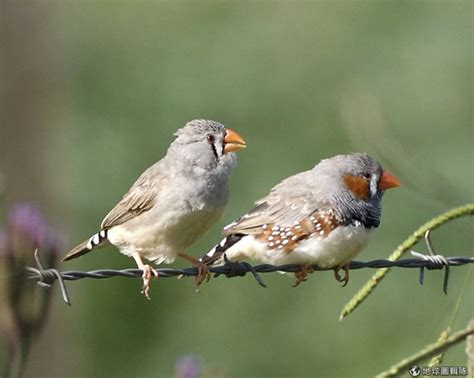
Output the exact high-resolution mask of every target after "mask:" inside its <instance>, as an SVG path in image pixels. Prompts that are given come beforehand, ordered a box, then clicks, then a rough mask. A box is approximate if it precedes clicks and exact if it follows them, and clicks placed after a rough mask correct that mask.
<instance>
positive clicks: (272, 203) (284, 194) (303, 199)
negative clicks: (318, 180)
mask: <svg viewBox="0 0 474 378" xmlns="http://www.w3.org/2000/svg"><path fill="white" fill-rule="evenodd" d="M306 174H307V173H306V172H303V173H300V174H298V175H295V176H291V177H289V178H287V179H286V180H284V181H282V182H281V183H280V184H278V185H276V186H275V187H274V188H273V189H272V190H271V191H270V193H269V194H268V196H266V197H264V198H262V199H261V200H259V201H257V202H256V203H255V205H256V206H255V207H254V208H253V209H252V210H251V211H250V212H248V213H247V214H245V215H244V216H242V217H240V218H239V219H237V220H236V221H235V222H233V223H231V224H229V225H228V226H226V227H225V228H224V234H226V235H228V234H236V233H242V234H257V233H260V232H261V228H262V226H263V225H264V224H276V225H279V226H280V227H289V226H292V225H293V224H294V222H297V221H300V220H301V219H303V218H305V217H306V216H308V215H310V214H311V213H313V212H314V210H316V208H317V207H318V204H317V203H315V202H314V201H313V200H312V199H311V198H308V193H310V191H309V192H308V189H310V188H308V187H307V184H306V183H305V180H304V178H305V177H304V176H305V175H306Z"/></svg>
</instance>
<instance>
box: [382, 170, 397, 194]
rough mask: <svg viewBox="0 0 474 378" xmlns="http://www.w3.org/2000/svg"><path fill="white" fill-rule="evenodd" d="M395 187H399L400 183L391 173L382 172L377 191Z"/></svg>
mask: <svg viewBox="0 0 474 378" xmlns="http://www.w3.org/2000/svg"><path fill="white" fill-rule="evenodd" d="M397 186H400V181H399V180H398V179H397V178H396V177H395V176H393V175H392V174H391V173H388V172H387V171H383V173H382V176H381V177H380V181H379V189H381V190H387V189H390V188H396V187H397Z"/></svg>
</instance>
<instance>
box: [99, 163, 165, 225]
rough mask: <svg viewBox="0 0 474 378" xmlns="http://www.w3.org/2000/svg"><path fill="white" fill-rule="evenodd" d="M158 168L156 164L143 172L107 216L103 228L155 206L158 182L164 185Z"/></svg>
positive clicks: (126, 219)
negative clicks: (157, 171) (157, 170)
mask: <svg viewBox="0 0 474 378" xmlns="http://www.w3.org/2000/svg"><path fill="white" fill-rule="evenodd" d="M156 168H157V165H156V164H155V165H153V166H151V167H150V168H148V169H147V170H146V171H145V172H143V174H142V175H141V176H140V177H139V178H138V180H137V181H136V182H135V184H133V186H132V187H131V188H130V190H129V191H128V192H127V193H126V194H125V195H124V196H123V198H122V200H121V201H120V202H119V203H118V204H117V205H116V206H115V207H114V208H113V209H112V210H111V211H110V212H109V213H108V214H107V215H106V216H105V218H104V220H103V221H102V224H101V228H102V229H108V228H111V227H113V226H117V225H119V224H122V223H124V222H126V221H128V220H130V219H132V218H135V217H136V216H138V215H140V214H141V213H143V212H145V211H147V210H149V209H151V208H152V207H153V205H154V204H155V199H156V195H157V193H158V190H159V188H158V184H159V185H160V186H161V185H163V176H161V175H158V174H157V173H156V172H154V171H156Z"/></svg>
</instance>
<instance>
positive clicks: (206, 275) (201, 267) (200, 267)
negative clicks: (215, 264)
mask: <svg viewBox="0 0 474 378" xmlns="http://www.w3.org/2000/svg"><path fill="white" fill-rule="evenodd" d="M178 256H180V257H182V258H183V259H185V260H187V261H189V262H190V263H191V264H192V265H193V266H194V267H195V268H196V269H197V274H196V277H194V284H195V285H196V289H197V288H198V287H199V285H201V284H202V283H203V282H204V280H206V282H209V280H210V279H211V272H210V270H209V267H208V266H207V265H206V264H204V263H203V262H201V261H199V260H197V259H195V258H194V257H192V256H189V255H187V254H185V253H178Z"/></svg>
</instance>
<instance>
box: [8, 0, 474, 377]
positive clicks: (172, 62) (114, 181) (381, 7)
mask: <svg viewBox="0 0 474 378" xmlns="http://www.w3.org/2000/svg"><path fill="white" fill-rule="evenodd" d="M472 11H473V3H472V2H471V1H397V2H395V1H393V2H391V1H339V2H329V1H313V2H311V1H257V2H252V1H233V2H232V1H230V2H222V1H199V2H197V1H196V2H179V1H169V2H168V1H166V2H151V1H147V2H140V1H137V2H135V1H114V2H108V1H103V2H99V1H83V2H68V1H64V2H7V1H5V2H2V3H1V6H0V14H1V16H0V24H1V25H0V27H1V30H2V37H1V44H0V46H1V47H0V56H1V64H0V69H1V71H0V72H1V76H0V88H1V89H0V104H1V105H0V106H1V108H0V117H1V122H0V130H1V132H2V135H1V144H2V145H1V149H0V159H1V160H0V162H1V166H0V196H1V197H0V200H1V204H0V205H1V209H2V210H3V213H5V212H6V210H7V208H8V206H9V205H10V204H12V203H14V202H15V201H25V200H28V201H35V202H37V203H38V204H39V205H40V206H41V208H42V209H43V211H44V212H45V213H46V215H47V218H48V220H49V221H50V223H52V224H54V225H55V226H56V228H57V229H58V230H60V231H61V232H62V234H63V235H64V240H65V245H66V247H67V248H69V247H71V246H73V245H74V244H75V243H77V242H79V241H81V240H82V239H84V238H85V237H88V236H89V235H90V234H92V233H93V232H95V231H96V230H97V227H98V225H99V224H100V221H101V219H102V217H103V215H104V214H105V213H106V212H107V211H108V210H110V209H111V207H112V206H113V205H114V204H115V203H116V201H117V200H118V199H119V198H120V197H121V196H122V194H123V193H124V192H125V191H126V190H127V189H128V187H129V186H130V185H131V184H132V183H133V182H134V180H135V179H136V178H137V177H138V175H139V174H140V173H141V172H142V171H143V170H144V169H145V168H146V167H147V166H149V165H150V164H151V163H153V162H154V161H156V160H158V159H159V158H160V157H161V156H163V154H164V153H165V150H166V148H167V146H168V144H169V143H170V141H171V140H172V133H173V132H174V131H175V130H176V129H177V128H178V127H181V126H182V125H183V124H184V123H185V122H186V121H188V120H190V119H193V118H209V119H215V120H218V121H220V122H222V123H224V124H225V125H226V126H229V127H231V128H232V129H234V130H236V131H237V132H238V133H240V134H241V135H242V136H244V137H245V139H246V141H247V143H248V148H247V149H246V150H244V151H242V152H241V153H239V165H238V167H237V169H236V170H235V172H234V174H233V176H232V180H231V202H230V205H229V207H228V209H227V211H226V213H225V215H224V217H223V218H222V220H221V221H220V223H219V224H217V225H216V226H215V227H214V228H213V229H212V230H211V231H210V232H209V233H208V234H207V235H206V236H205V237H204V238H203V239H202V240H201V241H200V242H199V243H198V244H196V245H195V246H194V247H193V248H192V249H191V250H190V251H188V252H189V253H190V254H193V255H195V256H200V255H201V254H202V253H203V252H205V251H207V250H208V249H209V248H210V247H211V246H212V245H213V243H215V242H217V241H219V240H220V230H221V228H222V227H223V226H224V225H225V224H226V223H227V222H229V221H231V220H233V219H234V218H236V217H237V216H239V215H240V214H241V213H243V212H244V211H246V210H248V209H249V208H250V207H251V206H252V203H253V201H254V200H256V199H257V198H260V197H261V196H263V195H265V194H266V193H267V191H268V190H269V189H270V188H271V187H272V186H273V185H274V184H276V183H277V182H279V181H280V180H281V179H282V178H284V177H286V176H288V175H291V174H294V173H296V172H299V171H302V170H306V169H309V168H311V167H312V166H313V165H314V164H316V163H317V162H318V161H319V160H320V159H321V158H324V157H328V156H331V155H335V154H338V153H347V152H351V151H366V152H368V153H370V154H371V155H373V156H374V157H376V158H377V159H378V160H379V161H380V162H381V163H382V164H383V166H384V167H385V168H386V169H388V170H389V171H391V172H393V173H394V174H395V175H396V176H397V177H398V178H399V179H400V180H401V181H402V186H401V187H400V188H398V189H396V190H393V191H390V192H388V193H387V194H386V196H385V197H384V201H383V216H382V225H381V227H380V229H379V231H378V234H377V236H376V238H375V240H374V241H373V242H372V243H371V244H370V245H369V247H368V248H367V249H366V250H365V251H364V252H363V253H362V254H361V255H360V256H359V259H360V260H371V259H376V258H385V257H386V256H388V254H389V253H390V252H391V251H392V250H393V249H394V248H395V247H396V246H397V244H398V243H400V242H401V241H402V240H404V239H405V238H406V237H407V236H408V235H409V234H410V233H411V232H412V231H413V230H414V229H415V228H417V227H418V226H419V225H420V224H421V223H423V222H425V221H426V220H428V219H430V218H432V217H433V216H435V215H437V214H439V213H441V212H443V211H445V210H447V209H449V208H451V207H453V206H457V205H461V204H464V203H466V202H472V201H473V197H474V195H473V184H474V182H473V157H474V156H473V146H474V143H473V123H472V104H473V87H472V84H473V82H472V54H473V40H472V27H473V25H472ZM2 218H3V217H2ZM2 221H3V219H2ZM472 226H473V222H472V219H461V220H457V221H455V222H453V223H450V224H448V225H446V226H445V227H442V228H441V229H439V230H438V231H436V232H435V233H434V235H433V241H434V243H435V247H436V249H437V251H438V252H440V253H444V254H445V255H461V256H472V255H473V244H474V243H473V242H474V240H473V232H472ZM417 250H419V251H420V252H425V251H426V247H425V246H424V245H422V244H420V245H419V246H418V247H417ZM185 265H186V264H185V263H183V262H181V261H180V262H177V263H176V266H185ZM132 266H134V264H133V261H131V260H130V259H128V258H127V257H125V256H122V255H121V254H119V253H118V252H117V251H116V250H114V249H113V248H107V249H103V250H100V251H97V252H95V253H91V254H89V255H87V256H85V257H83V258H81V259H79V260H74V261H73V262H71V263H65V264H62V265H61V266H60V269H62V270H71V269H74V270H91V269H99V268H126V267H132ZM468 270H469V269H468V268H467V267H460V268H454V269H453V270H452V272H451V278H450V287H449V293H448V295H447V296H445V295H444V294H443V293H442V291H441V287H442V276H443V274H442V273H441V272H428V273H427V274H426V282H425V285H424V286H423V287H421V286H420V285H419V284H418V282H417V278H418V277H417V271H416V270H408V269H397V270H394V271H393V272H391V273H390V274H389V276H388V277H387V278H386V280H384V281H383V283H382V285H381V286H380V287H379V288H378V289H377V290H376V291H375V292H374V293H373V294H372V296H371V297H370V298H369V299H368V301H367V302H366V303H364V305H363V306H362V307H361V308H360V309H358V310H357V311H356V312H355V313H354V314H353V315H351V316H350V317H349V318H347V319H345V320H344V321H343V322H339V321H338V317H339V312H340V310H341V308H342V306H343V305H344V304H345V302H346V301H347V300H348V299H350V298H351V296H352V295H353V294H354V293H355V292H356V290H357V289H358V288H359V287H360V286H361V284H362V283H364V282H365V281H366V280H367V279H368V278H369V277H370V276H371V274H372V273H373V271H371V270H368V269H364V270H360V271H355V272H353V273H352V274H351V282H350V283H349V285H348V286H347V287H346V288H344V289H342V288H340V285H339V284H338V283H337V282H336V281H335V280H334V278H333V275H332V273H315V274H313V275H312V276H311V277H310V279H309V280H308V281H307V282H306V283H304V284H302V285H301V286H300V287H298V288H297V289H294V288H292V287H291V284H292V282H293V280H292V278H291V277H289V276H288V277H287V276H283V275H279V274H272V275H265V276H264V277H263V278H264V280H265V282H266V283H267V286H268V288H267V289H262V288H260V287H258V286H257V284H256V283H255V281H254V280H253V279H252V278H251V277H246V278H235V279H231V280H230V279H229V280H228V279H225V278H219V279H215V280H212V281H211V282H210V283H209V284H204V285H203V286H202V287H201V291H200V292H199V293H196V292H195V290H194V287H193V282H192V280H191V279H186V278H184V279H181V280H179V281H178V280H175V279H162V280H160V281H157V282H153V283H152V290H151V295H152V301H146V300H145V299H144V297H143V296H142V295H140V293H139V289H140V282H139V280H130V279H120V278H115V279H110V280H105V281H95V280H83V281H77V282H73V283H70V284H69V285H68V287H69V291H70V296H71V299H72V302H73V306H72V307H71V308H69V307H67V306H66V305H64V304H63V303H62V302H61V298H60V296H59V294H58V291H57V287H54V288H53V289H52V290H53V294H54V301H53V304H52V311H51V314H50V318H49V321H48V323H47V325H46V327H45V329H44V330H43V332H42V333H41V335H40V337H39V338H38V340H37V341H36V343H35V344H34V347H33V351H32V354H31V356H30V359H29V361H28V365H27V369H26V376H28V377H40V376H41V377H64V376H70V377H131V376H135V377H157V376H160V377H161V376H163V377H166V376H173V375H174V374H175V365H176V363H177V361H178V360H179V359H180V358H182V357H183V356H187V355H191V356H195V357H196V358H197V359H198V360H199V361H200V364H201V370H202V374H203V375H204V376H207V377H209V376H212V377H271V376H280V377H290V376H294V377H311V376H320V377H367V376H373V375H374V374H376V373H378V372H380V371H382V370H385V369H386V368H388V367H389V366H390V365H391V364H392V363H395V362H397V361H398V360H400V359H401V358H403V357H405V356H407V355H409V354H412V353H414V352H415V351H417V350H419V349H420V348H421V347H422V346H424V345H425V344H427V343H430V342H433V341H435V339H436V338H437V337H438V335H439V333H440V332H441V331H442V330H443V329H445V328H446V327H447V325H448V322H449V320H450V318H451V316H452V313H453V307H454V304H455V303H456V300H457V298H458V296H459V293H460V289H461V287H462V285H463V283H464V280H465V277H466V275H467V273H468ZM472 288H473V278H472V275H471V278H470V281H469V283H468V293H467V295H466V296H465V297H464V299H463V303H462V304H461V309H460V312H459V315H458V317H457V320H456V321H455V323H454V329H455V330H457V329H461V328H464V327H465V326H466V324H467V322H468V320H469V319H470V318H472V317H473V313H474V295H472V294H473V290H472ZM38 290H39V289H38ZM0 341H1V339H0ZM0 345H1V344H0ZM464 348H465V345H463V344H460V345H458V346H457V347H455V348H453V349H451V350H450V352H449V353H448V355H447V356H446V359H445V361H444V362H443V364H444V365H466V355H465V352H464ZM0 350H2V347H1V346H0ZM5 356H6V355H5V353H3V352H1V351H0V361H1V359H5V358H6V357H5Z"/></svg>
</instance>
